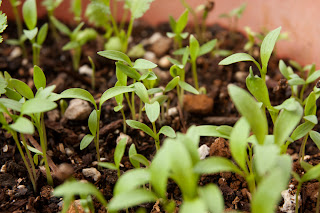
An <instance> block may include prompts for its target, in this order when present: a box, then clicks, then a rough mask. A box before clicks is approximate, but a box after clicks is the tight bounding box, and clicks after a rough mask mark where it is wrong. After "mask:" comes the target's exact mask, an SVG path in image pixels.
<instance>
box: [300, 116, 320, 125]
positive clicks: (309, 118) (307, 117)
mask: <svg viewBox="0 0 320 213" xmlns="http://www.w3.org/2000/svg"><path fill="white" fill-rule="evenodd" d="M303 119H304V120H306V121H309V122H311V123H313V124H314V125H316V124H317V123H318V118H317V116H316V115H307V116H304V117H303Z"/></svg>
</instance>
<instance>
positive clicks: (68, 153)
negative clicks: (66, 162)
mask: <svg viewBox="0 0 320 213" xmlns="http://www.w3.org/2000/svg"><path fill="white" fill-rule="evenodd" d="M64 150H65V151H66V154H67V155H68V156H71V155H73V150H72V149H70V148H65V149H64Z"/></svg>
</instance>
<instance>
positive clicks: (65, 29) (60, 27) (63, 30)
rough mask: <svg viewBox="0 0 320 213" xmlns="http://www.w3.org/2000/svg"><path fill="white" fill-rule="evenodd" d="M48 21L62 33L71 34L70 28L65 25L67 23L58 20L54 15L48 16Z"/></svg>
mask: <svg viewBox="0 0 320 213" xmlns="http://www.w3.org/2000/svg"><path fill="white" fill-rule="evenodd" d="M50 21H51V22H52V23H53V24H54V26H55V27H56V28H57V29H58V30H59V31H60V32H61V33H63V34H65V35H67V36H71V33H72V32H71V31H70V29H69V28H68V27H67V25H65V24H63V23H62V22H60V21H59V20H58V19H56V18H55V17H53V16H52V17H50Z"/></svg>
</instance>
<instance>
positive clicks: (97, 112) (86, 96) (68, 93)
mask: <svg viewBox="0 0 320 213" xmlns="http://www.w3.org/2000/svg"><path fill="white" fill-rule="evenodd" d="M132 91H134V89H133V88H131V87H128V86H120V87H112V88H110V89H108V90H106V91H105V92H104V93H103V94H102V96H101V98H100V102H99V105H97V104H96V101H95V100H94V98H93V96H92V95H91V94H90V93H89V92H88V91H86V90H84V89H80V88H72V89H68V90H65V91H63V92H62V93H61V94H60V96H61V98H79V99H82V100H85V101H88V102H90V103H91V104H92V105H93V106H94V110H93V111H92V112H91V114H90V116H89V119H88V126H89V130H90V134H87V135H86V136H84V137H83V138H82V140H81V142H80V149H81V150H82V149H85V148H86V147H87V146H89V144H90V143H91V142H92V141H94V144H95V147H96V154H97V160H98V162H100V153H99V130H100V125H99V123H100V117H101V107H102V104H103V103H104V102H106V101H107V100H109V99H111V98H113V97H115V96H117V95H120V94H123V93H127V92H132Z"/></svg>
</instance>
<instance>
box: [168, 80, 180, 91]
mask: <svg viewBox="0 0 320 213" xmlns="http://www.w3.org/2000/svg"><path fill="white" fill-rule="evenodd" d="M179 80H180V77H179V76H176V77H174V78H173V79H172V80H171V81H170V82H169V83H168V84H167V86H166V88H165V89H164V92H169V91H171V90H173V89H174V88H175V87H176V86H177V85H178V83H179Z"/></svg>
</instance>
